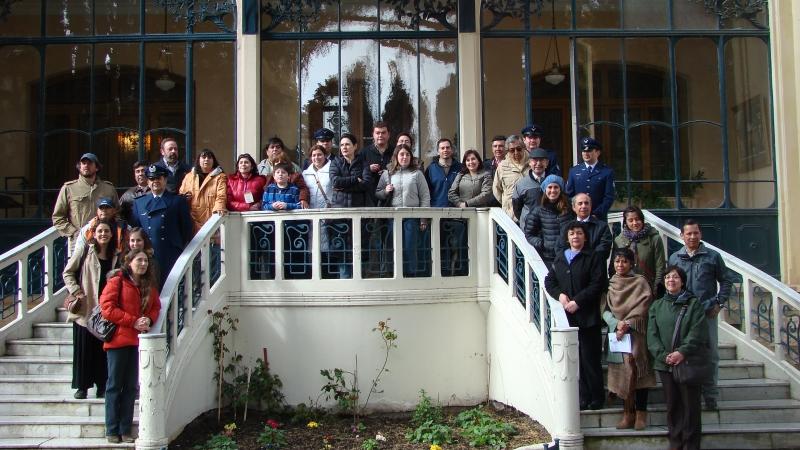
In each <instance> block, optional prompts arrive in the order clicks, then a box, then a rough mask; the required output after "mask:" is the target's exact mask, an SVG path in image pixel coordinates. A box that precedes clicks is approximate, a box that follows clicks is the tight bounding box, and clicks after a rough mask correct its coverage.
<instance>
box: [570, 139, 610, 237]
mask: <svg viewBox="0 0 800 450" xmlns="http://www.w3.org/2000/svg"><path fill="white" fill-rule="evenodd" d="M579 147H580V149H581V158H583V162H582V163H580V164H578V165H576V166H574V167H573V168H572V169H570V170H569V178H568V179H567V187H566V189H565V191H566V192H567V195H568V196H570V197H573V196H574V195H575V194H578V193H581V192H582V193H584V194H589V197H590V198H591V199H592V213H593V214H594V216H595V217H597V218H598V219H600V220H602V221H603V222H605V221H606V217H608V210H609V209H611V205H612V204H613V203H614V170H613V169H611V167H608V166H607V165H605V164H603V163H602V162H600V160H599V158H600V152H601V151H602V150H603V147H602V146H601V145H600V142H598V141H597V140H595V139H593V138H590V137H585V138H582V139H581V140H580V142H579Z"/></svg>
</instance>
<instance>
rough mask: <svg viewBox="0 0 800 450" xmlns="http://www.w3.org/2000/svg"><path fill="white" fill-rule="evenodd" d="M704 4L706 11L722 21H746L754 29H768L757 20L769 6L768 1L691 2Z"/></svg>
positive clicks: (696, 0) (720, 0)
mask: <svg viewBox="0 0 800 450" xmlns="http://www.w3.org/2000/svg"><path fill="white" fill-rule="evenodd" d="M691 1H693V2H695V3H702V4H703V6H704V7H705V9H706V11H707V12H709V13H711V14H716V15H717V16H719V18H720V19H722V20H726V19H744V20H747V21H748V22H750V23H751V24H752V25H753V26H754V27H756V28H759V29H766V28H767V27H766V26H765V25H764V24H762V23H760V22H758V20H756V19H757V18H758V15H759V14H760V13H761V12H762V11H764V8H765V7H766V6H767V2H768V1H767V0H691Z"/></svg>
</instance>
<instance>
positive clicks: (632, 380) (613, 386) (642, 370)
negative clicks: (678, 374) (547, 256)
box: [603, 248, 656, 430]
mask: <svg viewBox="0 0 800 450" xmlns="http://www.w3.org/2000/svg"><path fill="white" fill-rule="evenodd" d="M612 261H613V262H612V264H613V265H614V269H615V271H616V273H615V274H614V276H613V277H611V280H610V281H609V286H608V295H607V296H606V299H607V303H606V309H605V311H604V312H603V320H604V321H605V322H606V324H608V330H609V334H610V333H616V337H617V339H618V340H620V339H622V338H623V337H624V335H626V334H630V336H631V344H632V348H631V350H632V353H617V352H611V351H609V353H608V356H607V358H606V360H607V361H608V392H609V393H614V394H616V395H617V397H619V398H621V399H623V401H624V402H625V403H624V404H625V407H624V411H623V416H622V420H620V421H619V423H617V428H619V429H625V428H631V427H634V428H635V429H636V430H643V429H644V428H645V427H646V426H647V394H648V390H647V389H648V388H651V387H654V386H655V385H656V377H655V372H654V371H653V367H652V364H651V363H650V355H649V353H648V351H647V315H648V313H649V310H650V303H651V301H652V299H653V296H652V294H651V291H650V283H648V281H647V279H645V278H644V277H643V276H642V275H637V274H635V273H633V271H632V270H631V269H632V266H633V263H634V256H633V252H632V251H631V250H629V249H627V248H623V249H619V250H617V251H616V252H614V256H613V258H612Z"/></svg>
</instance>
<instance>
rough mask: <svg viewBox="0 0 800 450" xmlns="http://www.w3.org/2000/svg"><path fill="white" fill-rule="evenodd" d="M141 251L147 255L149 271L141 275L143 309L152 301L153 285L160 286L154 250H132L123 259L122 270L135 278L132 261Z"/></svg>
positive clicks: (131, 277)
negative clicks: (154, 263)
mask: <svg viewBox="0 0 800 450" xmlns="http://www.w3.org/2000/svg"><path fill="white" fill-rule="evenodd" d="M139 253H144V254H145V255H147V271H146V272H145V273H144V274H143V275H141V276H140V277H139V284H138V287H139V293H140V294H141V296H142V311H144V310H146V309H147V304H148V302H149V301H150V288H151V287H152V286H158V280H157V279H156V271H155V267H154V266H153V251H152V250H131V251H129V252H128V253H127V254H126V255H125V258H124V259H123V262H122V271H123V272H125V275H127V276H128V278H130V279H131V280H135V278H134V277H133V271H132V270H131V263H132V262H133V259H134V258H136V256H137V255H139Z"/></svg>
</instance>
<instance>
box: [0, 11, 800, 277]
mask: <svg viewBox="0 0 800 450" xmlns="http://www.w3.org/2000/svg"><path fill="white" fill-rule="evenodd" d="M799 14H800V7H798V6H794V5H793V2H773V3H770V4H769V5H767V2H766V1H765V0H748V1H738V2H733V1H730V2H729V1H723V2H719V1H708V0H705V1H704V0H549V1H548V0H529V1H515V0H483V1H479V0H420V1H409V0H338V1H337V0H303V1H288V0H260V1H259V0H236V1H234V0H216V1H210V0H209V1H200V0H198V1H175V0H152V1H146V0H117V1H114V2H111V1H105V0H102V1H101V0H87V1H84V2H59V1H47V0H25V1H14V0H5V1H2V0H0V62H2V66H3V70H2V71H0V158H2V160H3V161H4V162H5V164H3V165H2V166H0V177H1V178H2V180H3V183H4V184H3V185H0V189H2V191H0V202H2V203H0V206H2V207H3V208H4V211H5V216H4V218H3V219H0V226H3V227H4V228H6V229H9V230H11V229H13V228H14V227H18V228H19V227H22V228H24V230H25V231H26V232H28V235H30V231H31V229H32V228H35V226H33V225H36V224H38V226H40V227H41V226H46V224H47V219H48V218H49V216H50V212H51V210H52V205H53V203H54V200H55V196H56V195H57V192H58V188H59V187H60V185H61V184H62V183H63V182H64V181H66V180H68V179H71V178H74V177H75V172H74V162H75V161H76V160H77V158H78V157H79V155H80V154H82V153H84V152H86V151H92V152H94V153H96V154H97V155H98V156H99V157H100V160H101V161H102V163H103V169H102V170H101V172H100V175H101V176H102V177H104V178H107V179H109V180H111V181H112V182H114V183H115V184H116V185H117V186H120V187H124V186H129V185H130V184H132V183H133V177H132V169H131V165H132V163H133V162H134V161H136V160H138V159H146V160H150V161H154V160H156V159H157V158H158V157H159V151H158V148H159V141H160V139H162V138H163V137H165V136H172V137H176V138H177V139H178V142H179V145H180V148H181V153H182V155H183V156H184V157H185V159H186V160H187V161H189V162H191V161H193V160H194V157H195V155H196V154H197V153H198V152H199V151H200V150H202V149H204V148H209V149H212V150H214V152H215V153H216V155H217V157H218V158H219V160H220V161H221V163H222V165H223V167H224V168H225V169H226V170H227V171H231V170H233V169H234V162H235V159H236V156H237V155H238V154H241V153H250V154H251V155H253V156H254V158H255V159H256V160H259V159H261V158H263V154H262V149H263V146H264V143H265V142H266V141H267V139H269V138H271V137H273V136H279V137H281V138H282V139H283V141H284V142H285V143H286V145H287V147H288V148H289V149H290V150H291V153H292V154H293V155H294V157H295V158H296V159H297V160H298V161H301V160H302V159H303V157H304V156H303V151H305V150H306V149H307V148H308V147H309V145H310V144H311V138H312V135H313V133H314V131H315V130H316V129H317V128H320V127H323V126H325V127H327V128H330V129H332V130H334V132H335V133H336V134H337V136H338V135H339V134H340V133H342V132H350V133H353V134H355V135H356V136H359V137H360V139H361V141H362V142H361V145H362V146H363V145H367V144H369V143H370V141H371V130H372V124H373V123H374V122H376V121H378V120H383V121H386V122H388V123H389V125H390V127H391V129H392V132H393V134H394V135H396V134H397V133H399V132H400V131H408V132H410V133H411V134H412V135H413V136H414V138H415V142H414V150H415V152H416V153H417V155H419V156H420V157H422V158H429V157H431V156H432V155H434V154H435V143H436V141H437V140H438V139H439V138H440V137H448V138H451V139H453V141H454V143H455V144H456V147H457V148H458V149H460V150H462V151H463V150H466V149H467V148H476V149H477V150H478V151H479V152H484V153H486V154H488V153H490V140H491V139H492V137H493V136H495V135H509V134H515V133H519V131H520V129H521V128H522V127H524V126H525V125H526V124H528V123H532V122H533V123H537V124H539V125H541V126H542V127H543V128H544V130H545V136H544V141H543V146H544V147H547V148H552V149H554V150H556V151H557V152H558V154H559V158H560V162H561V166H562V167H565V168H566V167H570V166H572V165H573V164H575V163H576V162H577V161H579V160H580V155H579V153H578V148H577V141H578V139H579V138H581V137H583V136H593V137H595V138H596V139H598V140H599V141H600V142H601V143H602V145H603V152H602V159H603V160H605V161H606V162H607V163H608V164H609V165H611V166H612V167H613V168H614V171H615V174H616V189H617V199H616V200H617V201H616V203H615V205H614V209H616V210H619V209H622V208H624V207H625V206H627V205H628V204H636V205H640V206H642V207H644V208H648V209H651V210H653V211H655V212H657V213H658V214H659V215H660V216H662V217H664V218H666V219H667V220H669V221H672V222H673V223H679V222H680V221H682V220H683V219H685V218H687V217H695V218H698V219H700V221H701V223H702V224H703V227H704V231H705V237H706V238H707V239H708V240H710V241H711V242H714V243H715V244H717V245H720V246H721V247H723V248H725V249H726V250H729V251H731V252H732V253H734V254H736V255H738V256H740V257H742V258H743V259H746V260H748V261H749V262H751V263H752V264H754V265H756V266H757V267H760V268H762V269H763V270H765V271H766V272H767V273H770V274H773V275H776V276H780V277H781V278H782V279H783V280H784V281H787V282H789V283H795V284H797V283H800V267H798V264H799V263H800V257H798V256H795V255H794V252H792V251H791V250H792V248H791V247H792V245H791V244H790V243H792V242H794V240H795V239H794V238H793V236H792V235H793V234H794V233H795V232H794V230H793V228H794V225H796V224H798V223H800V217H798V214H800V213H797V212H795V211H794V209H793V208H791V207H790V206H787V205H788V201H789V198H790V197H789V196H788V193H789V192H793V189H794V188H797V187H800V186H797V185H798V180H797V178H798V177H797V173H798V169H800V167H798V166H800V158H798V157H797V155H796V154H795V153H796V152H793V151H792V150H791V149H792V148H793V147H794V146H795V141H796V140H797V137H798V133H797V130H798V111H797V101H796V95H795V94H796V92H795V91H796V89H797V86H798V85H799V83H800V73H799V72H798V68H796V67H795V66H796V63H795V60H796V58H795V56H796V54H797V49H796V48H795V42H798V41H797V39H795V37H797V35H798V34H800V32H798V30H797V28H798V27H797V26H796V25H795V23H794V22H795V21H796V20H795V19H796V17H798V15H799ZM779 243H782V244H781V245H779Z"/></svg>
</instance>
